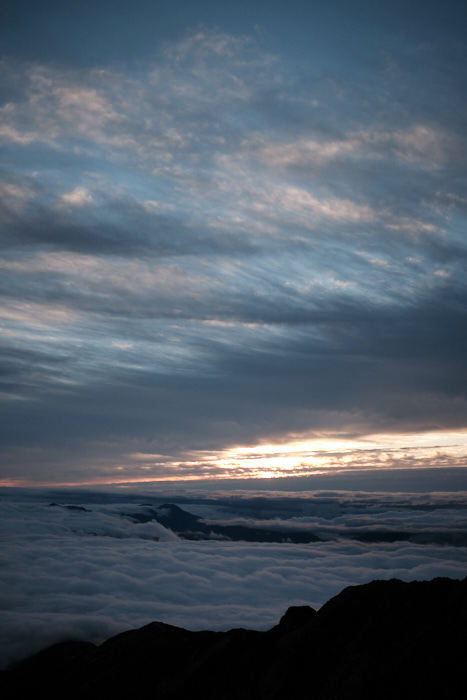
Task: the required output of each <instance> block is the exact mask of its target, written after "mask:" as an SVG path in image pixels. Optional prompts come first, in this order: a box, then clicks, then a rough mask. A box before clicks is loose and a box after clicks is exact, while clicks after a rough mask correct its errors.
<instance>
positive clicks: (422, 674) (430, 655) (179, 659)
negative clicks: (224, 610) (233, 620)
mask: <svg viewBox="0 0 467 700" xmlns="http://www.w3.org/2000/svg"><path fill="white" fill-rule="evenodd" d="M466 623H467V578H466V579H464V580H462V581H456V580H452V579H447V578H438V579H434V580H433V581H414V582H412V583H404V582H402V581H399V580H396V579H393V580H391V581H373V582H372V583H369V584H366V585H363V586H351V587H349V588H346V589H344V590H343V591H342V592H341V593H340V594H339V595H337V596H336V597H335V598H332V599H331V600H330V601H328V603H326V604H325V605H324V606H323V607H322V608H321V609H320V610H319V611H318V612H316V611H315V610H313V609H312V608H310V607H306V606H305V607H298V608H297V607H295V608H289V609H288V610H287V612H286V613H285V615H284V616H283V617H282V619H281V620H280V622H279V624H278V625H276V626H275V627H273V628H272V629H271V630H269V631H267V632H256V631H253V630H244V629H234V630H230V631H229V632H190V631H187V630H184V629H181V628H179V627H173V626H171V625H166V624H163V623H162V622H153V623H151V624H149V625H146V626H145V627H142V628H141V629H138V630H132V631H130V632H124V633H122V634H118V635H117V636H115V637H112V638H111V639H109V640H108V641H106V642H104V644H101V645H100V646H95V645H94V644H90V643H87V642H71V641H70V642H63V643H61V644H56V645H54V646H52V647H50V648H49V649H46V650H45V651H42V652H40V653H39V654H36V655H35V656H33V657H31V658H29V659H27V660H25V661H22V662H21V663H19V664H17V665H16V666H15V667H13V668H11V669H9V670H8V671H5V672H3V674H1V681H0V692H1V694H2V697H3V698H13V697H14V698H30V697H31V698H32V697H36V696H39V695H45V697H47V698H58V697H60V698H70V697H72V698H112V699H114V698H143V699H146V698H148V699H149V698H154V700H159V699H164V700H168V699H170V700H181V699H182V698H183V700H186V699H187V698H189V699H190V700H191V699H195V700H197V699H199V700H201V699H202V700H233V699H234V698H235V699H236V700H237V699H238V700H240V699H242V700H263V699H264V700H266V699H267V700H279V699H281V700H282V699H284V700H286V699H287V700H295V699H297V700H298V698H300V699H302V698H310V700H349V698H358V699H359V700H370V699H371V700H376V699H377V700H381V699H388V700H389V698H391V699H394V700H396V699H397V700H401V699H402V698H407V699H408V698H410V700H418V699H422V700H426V699H427V698H433V699H434V698H436V699H437V700H442V699H446V700H448V699H449V700H451V699H455V698H466V697H467V672H466V666H465V663H466V658H467V655H466V651H467V644H466V642H467V632H466V630H467V624H466Z"/></svg>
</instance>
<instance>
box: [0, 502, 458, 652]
mask: <svg viewBox="0 0 467 700" xmlns="http://www.w3.org/2000/svg"><path fill="white" fill-rule="evenodd" d="M86 507H87V508H90V509H92V511H80V510H68V509H64V508H60V507H49V506H48V505H47V502H46V501H45V500H44V499H42V502H38V501H34V500H32V501H31V500H30V501H29V502H26V501H24V502H22V503H20V502H17V501H9V499H4V500H3V502H2V503H0V509H1V511H2V521H3V523H4V527H3V532H4V535H3V536H2V538H3V539H4V545H6V546H4V547H3V555H2V561H1V571H2V576H1V582H0V610H1V625H0V628H1V633H0V660H1V664H2V665H5V664H7V663H9V662H11V661H13V660H15V659H18V658H21V657H23V656H25V655H28V654H30V653H32V652H34V651H37V650H39V649H41V648H43V647H45V646H47V645H49V644H52V643H54V642H57V641H60V640H63V639H87V640H90V641H94V642H99V641H102V640H104V639H105V638H107V637H109V636H111V635H113V634H116V633H118V632H120V631H122V630H125V629H129V628H134V627H138V626H141V625H143V624H146V623H148V622H150V621H153V620H162V621H164V622H167V623H170V624H175V625H180V626H184V627H188V628H190V629H202V628H210V629H228V628H231V627H239V626H245V627H251V628H257V629H261V628H262V629H266V628H268V627H271V626H272V625H274V624H275V623H276V622H277V621H278V619H279V617H280V615H281V614H282V613H283V612H284V610H285V609H286V608H287V607H288V606H289V605H297V604H309V605H312V606H314V607H319V606H320V605H321V604H322V603H324V602H325V601H326V600H328V599H329V598H330V597H331V596H333V595H335V594H336V593H338V592H339V591H340V590H341V589H342V588H343V587H345V586H347V585H349V584H359V583H364V582H367V581H369V580H371V579H375V578H383V579H387V578H391V577H394V576H395V577H399V578H402V579H406V580H410V579H429V578H432V577H434V576H452V577H455V578H460V577H463V576H465V572H466V566H467V548H463V547H450V546H431V545H429V546H427V545H418V544H417V545H415V544H411V543H400V542H399V543H391V544H379V545H375V544H366V543H359V542H355V541H347V542H345V541H342V540H337V541H332V542H321V543H316V544H310V545H294V544H264V543H243V542H222V541H201V542H188V541H182V540H179V539H178V538H177V537H176V536H175V535H174V534H173V533H171V532H169V531H168V530H166V529H165V528H163V527H162V526H161V525H159V524H157V523H154V522H149V523H141V524H135V523H133V522H132V521H131V520H130V519H128V518H127V517H125V516H122V515H121V514H124V513H128V512H135V510H137V507H136V506H135V504H134V503H133V504H130V505H129V506H128V507H127V506H125V505H124V504H121V503H120V504H118V505H114V504H106V505H96V504H95V503H93V504H92V505H90V506H88V505H86ZM187 509H188V510H190V508H189V507H188V508H187ZM155 538H159V540H156V539H155Z"/></svg>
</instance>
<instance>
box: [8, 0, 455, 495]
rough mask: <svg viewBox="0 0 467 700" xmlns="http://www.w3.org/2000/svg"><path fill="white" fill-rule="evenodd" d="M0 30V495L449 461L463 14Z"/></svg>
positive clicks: (21, 1)
mask: <svg viewBox="0 0 467 700" xmlns="http://www.w3.org/2000/svg"><path fill="white" fill-rule="evenodd" d="M407 5H408V6H407ZM0 13H1V14H0V26H1V27H2V29H1V37H0V56H1V62H2V65H1V71H0V75H1V90H0V100H1V101H0V148H1V152H2V157H1V163H2V165H1V166H0V219H1V222H0V245H1V257H0V268H1V273H0V293H1V295H2V301H1V306H0V323H1V325H0V334H1V359H0V392H1V393H0V412H1V413H0V426H1V428H0V430H1V436H0V463H1V467H0V483H2V484H3V485H5V486H14V485H18V486H31V485H37V486H40V485H42V486H44V485H53V484H55V485H85V484H87V485H98V484H118V483H129V484H131V483H134V484H144V483H150V482H152V481H154V480H163V481H177V480H200V479H201V480H202V479H220V478H222V479H225V478H233V477H236V478H241V479H248V478H251V477H261V478H266V477H268V478H269V477H277V476H284V475H288V476H293V477H300V476H304V477H305V476H313V475H314V474H327V473H335V474H345V473H347V472H349V471H352V470H357V471H364V472H367V471H374V470H383V469H384V470H390V471H391V470H392V471H394V470H408V469H411V470H412V469H421V470H426V469H427V468H436V469H438V470H439V469H447V468H449V470H451V471H450V472H449V473H450V474H451V473H452V469H454V468H460V467H465V466H467V460H466V456H467V403H466V389H467V375H466V371H465V367H466V362H465V358H466V357H467V342H466V341H467V337H466V332H467V324H466V308H467V287H466V276H465V269H466V260H467V241H466V234H465V230H466V227H465V224H466V214H467V188H466V184H467V182H466V162H467V139H466V123H465V114H466V113H467V104H466V102H467V99H466V95H467V90H466V87H467V86H466V77H467V61H466V59H467V43H466V36H467V34H466V26H467V25H466V20H467V10H466V8H465V5H464V4H463V3H459V2H449V1H447V2H444V3H440V2H419V1H414V2H411V3H403V2H399V1H396V2H392V3H373V2H369V1H366V2H365V1H361V2H358V1H354V0H348V1H346V2H344V1H341V2H339V1H337V0H334V2H332V1H329V0H328V1H326V2H324V1H321V0H317V1H316V2H298V1H297V0H289V1H288V2H284V1H279V0H277V1H274V0H269V1H268V2H245V1H244V0H239V1H238V2H236V3H231V4H229V6H228V7H225V6H224V3H219V2H209V1H205V2H203V1H199V2H192V1H190V2H188V1H185V2H180V1H178V0H171V2H166V1H161V2H159V1H158V2H154V1H153V0H152V1H149V0H134V1H133V2H131V3H130V2H124V1H122V0H120V1H119V0H112V1H110V0H102V1H101V2H98V3H96V2H87V1H84V0H83V2H80V3H75V2H67V1H64V0H61V1H60V2H53V1H50V0H43V1H42V2H40V3H37V2H27V1H26V0H14V1H13V0H6V2H3V3H2V9H1V10H0ZM391 473H392V472H391ZM394 473H396V472H395V471H394ZM395 478H396V477H395ZM396 490H397V489H396Z"/></svg>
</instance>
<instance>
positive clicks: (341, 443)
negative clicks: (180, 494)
mask: <svg viewBox="0 0 467 700" xmlns="http://www.w3.org/2000/svg"><path fill="white" fill-rule="evenodd" d="M291 437H293V439H290V440H289V441H288V442H286V441H282V442H277V443H271V442H270V443H263V444H261V443H259V444H257V445H250V446H244V445H242V446H235V447H231V448H227V449H225V450H222V451H209V450H198V451H193V452H191V453H189V454H187V455H186V457H187V458H186V459H185V460H182V459H180V460H177V461H174V460H173V459H170V456H169V455H163V454H160V453H156V452H154V453H149V452H148V453H145V452H135V453H131V454H127V455H125V456H124V457H123V456H121V457H120V459H119V462H120V463H119V464H116V465H111V464H107V466H106V470H107V475H105V476H104V475H102V476H99V477H94V478H86V477H83V479H82V480H77V479H76V478H75V479H73V480H69V481H66V480H63V481H50V480H48V481H45V480H44V481H31V480H28V479H26V478H18V479H14V478H5V479H2V480H0V486H1V487H7V488H8V487H12V488H13V487H18V488H25V487H28V488H34V487H37V488H39V487H54V488H60V487H63V488H72V487H85V486H89V487H92V486H125V485H128V486H130V485H133V484H135V485H136V484H142V485H143V484H157V483H170V482H174V483H183V482H185V483H189V482H193V481H198V482H200V481H201V482H202V481H213V480H239V479H241V480H245V479H278V478H282V477H290V476H294V477H301V476H313V475H322V474H326V473H328V474H337V473H344V472H348V473H349V472H357V471H359V472H362V471H382V470H388V469H392V470H398V469H399V470H400V469H421V468H424V469H427V468H443V467H465V466H467V430H458V431H431V432H427V433H414V434H402V433H400V434H374V435H367V436H364V437H360V438H358V437H357V438H351V439H349V438H346V437H345V436H344V437H339V436H336V435H333V436H330V437H326V436H317V437H306V436H302V437H300V436H296V435H295V436H291ZM123 465H125V466H123ZM109 468H110V470H111V472H114V473H115V472H118V475H117V474H115V476H111V475H109ZM75 469H76V467H75ZM97 469H98V467H97V466H96V470H97ZM156 470H157V473H154V472H155V471H156ZM136 471H144V472H145V474H144V476H138V475H137V474H135V472H136ZM151 472H152V473H151ZM75 473H76V472H75ZM125 473H126V476H124V474H125Z"/></svg>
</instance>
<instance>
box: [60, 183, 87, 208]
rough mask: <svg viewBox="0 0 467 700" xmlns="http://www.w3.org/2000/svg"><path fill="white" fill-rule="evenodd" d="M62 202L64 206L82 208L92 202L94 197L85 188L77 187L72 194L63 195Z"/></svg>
mask: <svg viewBox="0 0 467 700" xmlns="http://www.w3.org/2000/svg"><path fill="white" fill-rule="evenodd" d="M60 201H61V203H62V204H63V205H64V206H70V207H82V206H85V205H86V204H90V203H91V202H92V196H91V195H90V194H89V192H88V191H87V189H86V188H85V187H75V189H74V190H72V191H71V192H66V193H65V194H62V196H61V198H60Z"/></svg>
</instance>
